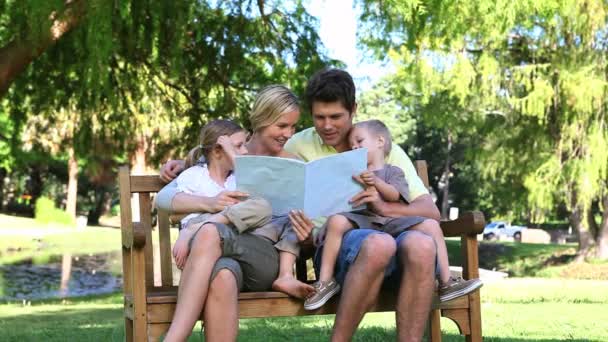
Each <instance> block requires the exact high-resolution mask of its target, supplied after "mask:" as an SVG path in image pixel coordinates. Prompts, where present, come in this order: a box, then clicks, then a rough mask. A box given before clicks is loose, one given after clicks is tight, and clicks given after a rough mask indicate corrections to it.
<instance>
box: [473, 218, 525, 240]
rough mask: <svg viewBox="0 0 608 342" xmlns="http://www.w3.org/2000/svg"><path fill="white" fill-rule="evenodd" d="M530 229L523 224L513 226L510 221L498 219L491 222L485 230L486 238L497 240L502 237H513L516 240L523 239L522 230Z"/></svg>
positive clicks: (484, 235)
mask: <svg viewBox="0 0 608 342" xmlns="http://www.w3.org/2000/svg"><path fill="white" fill-rule="evenodd" d="M524 229H528V228H527V227H523V226H512V225H511V224H510V223H508V222H503V221H496V222H490V224H488V225H487V226H486V227H485V229H484V230H483V239H484V240H497V239H499V238H500V237H503V236H507V237H512V238H513V240H515V241H521V232H522V231H523V230H524Z"/></svg>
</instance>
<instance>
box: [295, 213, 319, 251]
mask: <svg viewBox="0 0 608 342" xmlns="http://www.w3.org/2000/svg"><path fill="white" fill-rule="evenodd" d="M289 220H290V221H291V224H292V226H293V230H294V231H295V233H296V236H297V237H298V240H299V241H300V244H301V245H312V234H311V233H312V229H313V228H314V227H315V225H314V224H313V223H312V221H311V220H310V219H309V218H308V216H306V214H304V212H303V211H301V210H292V211H290V212H289Z"/></svg>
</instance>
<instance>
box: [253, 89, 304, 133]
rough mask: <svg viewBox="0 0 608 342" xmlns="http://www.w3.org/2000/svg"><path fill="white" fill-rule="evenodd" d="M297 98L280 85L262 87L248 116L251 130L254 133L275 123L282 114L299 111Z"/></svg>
mask: <svg viewBox="0 0 608 342" xmlns="http://www.w3.org/2000/svg"><path fill="white" fill-rule="evenodd" d="M299 109H300V105H299V104H298V98H297V97H296V96H295V95H294V94H293V93H292V92H291V90H289V88H287V87H285V86H282V85H276V84H273V85H269V86H267V87H264V88H263V89H262V90H260V92H259V93H258V95H257V96H256V98H255V102H254V103H253V108H252V109H251V113H250V114H249V121H250V122H251V129H253V131H254V132H257V131H259V130H260V129H262V128H264V127H268V126H270V125H272V124H273V123H275V122H277V120H279V118H280V117H281V115H282V114H284V113H287V112H291V111H294V110H299Z"/></svg>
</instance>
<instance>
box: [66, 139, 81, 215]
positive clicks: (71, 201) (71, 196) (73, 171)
mask: <svg viewBox="0 0 608 342" xmlns="http://www.w3.org/2000/svg"><path fill="white" fill-rule="evenodd" d="M68 155H69V158H68V195H67V200H66V205H65V211H66V212H67V213H68V214H70V216H72V217H73V218H74V219H75V218H76V197H77V196H78V160H77V159H76V155H75V154H74V146H70V147H68Z"/></svg>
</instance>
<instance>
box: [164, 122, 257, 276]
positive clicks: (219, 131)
mask: <svg viewBox="0 0 608 342" xmlns="http://www.w3.org/2000/svg"><path fill="white" fill-rule="evenodd" d="M246 140H247V133H246V132H245V130H244V129H243V128H241V127H240V126H239V125H237V124H236V123H234V122H232V121H228V120H214V121H211V122H210V123H208V124H207V125H205V126H204V127H203V128H202V129H201V133H200V144H199V145H198V146H197V147H195V148H193V149H192V150H190V153H188V157H187V158H186V170H185V171H184V172H182V173H181V174H180V175H179V177H177V179H176V183H177V188H178V189H179V191H181V192H184V193H187V194H192V195H198V196H205V197H216V196H221V193H222V192H224V191H235V190H236V182H235V179H234V175H233V173H232V170H233V167H234V166H233V165H234V157H235V156H236V155H240V154H246V153H247V148H246V147H245V142H246ZM201 157H203V158H204V163H198V164H197V162H198V161H199V158H201ZM241 195H243V196H246V194H241ZM219 200H220V202H221V201H222V200H223V201H225V203H221V204H222V205H225V206H227V205H231V204H235V203H236V202H235V201H234V197H228V196H227V197H225V198H219ZM212 217H213V219H215V221H214V222H218V220H220V219H221V217H220V216H219V215H214V214H198V213H195V214H190V215H188V216H186V217H184V218H183V219H182V220H181V222H180V228H181V229H180V232H179V237H178V239H177V241H176V242H175V245H174V246H173V256H174V258H175V264H176V265H177V267H178V268H179V269H182V268H183V266H184V264H185V263H186V258H187V256H188V252H189V249H190V248H189V246H188V244H189V242H190V239H191V238H192V235H193V234H194V232H195V231H196V228H195V223H197V222H198V223H203V222H205V221H207V222H212V221H210V219H211V218H212ZM196 226H200V225H196Z"/></svg>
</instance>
